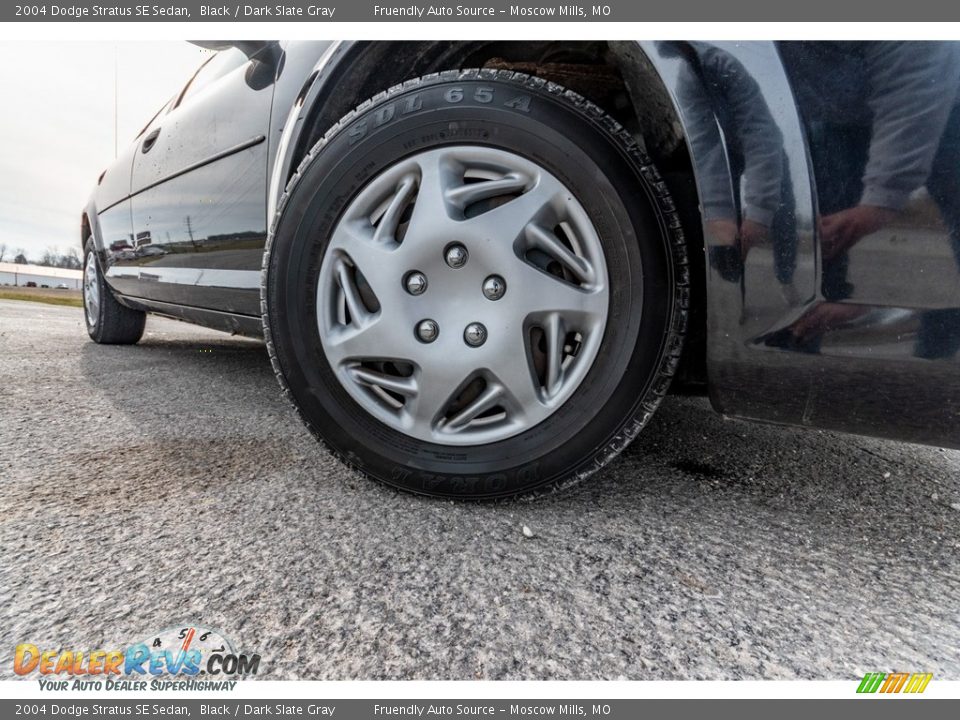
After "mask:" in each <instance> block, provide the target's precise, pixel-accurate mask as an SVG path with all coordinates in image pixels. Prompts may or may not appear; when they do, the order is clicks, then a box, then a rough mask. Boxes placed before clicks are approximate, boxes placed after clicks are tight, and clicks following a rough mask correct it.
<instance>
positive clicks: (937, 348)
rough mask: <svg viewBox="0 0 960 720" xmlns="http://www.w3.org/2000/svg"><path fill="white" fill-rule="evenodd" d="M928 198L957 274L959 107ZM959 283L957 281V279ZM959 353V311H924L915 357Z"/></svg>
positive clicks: (959, 262)
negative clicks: (939, 218) (945, 233)
mask: <svg viewBox="0 0 960 720" xmlns="http://www.w3.org/2000/svg"><path fill="white" fill-rule="evenodd" d="M927 190H928V191H929V193H930V197H932V198H933V200H934V202H936V203H937V206H938V207H939V208H940V214H941V215H942V216H943V220H944V222H945V223H946V225H947V230H948V232H949V234H950V244H951V246H952V247H953V256H954V259H955V260H956V261H957V268H958V272H960V107H957V106H954V108H953V111H952V112H951V113H950V119H949V120H948V121H947V127H946V128H945V129H944V131H943V138H942V139H941V140H940V147H939V148H937V155H936V157H935V158H934V159H933V167H932V168H931V170H930V178H929V179H928V180H927ZM958 281H960V278H958ZM958 351H960V308H946V309H943V310H928V311H927V312H925V313H923V315H922V316H921V318H920V330H919V332H918V333H917V344H916V348H915V352H916V355H917V357H922V358H928V359H931V360H932V359H936V358H948V357H952V356H954V355H956V354H957V352H958Z"/></svg>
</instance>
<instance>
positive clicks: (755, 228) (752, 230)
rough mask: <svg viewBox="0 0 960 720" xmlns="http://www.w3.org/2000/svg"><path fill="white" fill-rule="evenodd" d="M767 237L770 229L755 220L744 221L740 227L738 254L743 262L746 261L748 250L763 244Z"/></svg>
mask: <svg viewBox="0 0 960 720" xmlns="http://www.w3.org/2000/svg"><path fill="white" fill-rule="evenodd" d="M769 237H770V228H768V227H767V226H766V225H763V224H761V223H758V222H757V221H756V220H749V219H747V220H744V221H743V224H742V225H741V226H740V254H741V255H742V256H743V258H744V260H746V258H747V253H748V252H750V248H754V247H757V246H758V245H763V244H765V243H766V242H767V239H768V238H769Z"/></svg>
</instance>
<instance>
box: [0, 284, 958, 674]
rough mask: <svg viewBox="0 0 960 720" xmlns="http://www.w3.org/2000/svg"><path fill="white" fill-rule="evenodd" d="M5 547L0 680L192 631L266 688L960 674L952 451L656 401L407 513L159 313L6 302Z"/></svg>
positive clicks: (227, 350)
mask: <svg viewBox="0 0 960 720" xmlns="http://www.w3.org/2000/svg"><path fill="white" fill-rule="evenodd" d="M524 526H527V527H528V528H529V529H530V534H532V537H527V536H526V535H525V534H524V532H523V527H524ZM0 547H2V548H3V561H2V563H0V608H2V609H0V636H2V640H0V676H2V677H10V676H11V675H12V662H11V661H12V652H13V648H14V645H15V644H16V643H20V642H32V643H35V644H38V645H40V646H43V647H49V648H73V649H85V648H90V649H94V648H113V647H124V646H126V645H128V644H130V643H132V642H136V641H139V640H142V639H143V638H144V637H146V636H148V635H149V634H150V633H152V632H155V631H157V630H160V629H163V628H167V627H170V626H176V625H178V624H181V623H199V624H202V625H204V626H207V627H214V628H219V629H220V630H222V631H223V633H224V634H225V635H227V636H229V637H231V638H232V639H234V641H235V642H236V643H237V644H239V645H240V646H242V648H244V649H246V650H248V651H251V652H258V653H260V654H261V656H262V658H263V659H262V661H261V666H260V676H259V677H263V678H268V679H284V678H297V679H315V680H324V679H414V678H415V679H470V678H494V679H616V678H627V679H640V680H642V679H765V678H775V679H796V678H804V679H849V680H851V681H854V680H859V678H860V677H861V676H862V675H863V674H864V673H866V672H873V671H883V672H890V671H892V670H904V671H914V672H921V671H922V672H933V673H934V676H935V678H941V679H944V678H948V679H954V680H956V679H960V654H958V652H957V648H960V572H958V571H960V452H955V451H945V450H941V449H938V448H929V447H920V446H916V445H906V444H898V443H893V442H884V441H878V440H871V439H866V438H862V437H856V436H846V435H839V434H834V433H826V432H817V431H810V430H799V429H790V428H782V427H774V426H765V425H759V424H752V423H746V422H739V421H731V420H725V419H723V418H721V417H719V416H718V415H716V414H714V413H713V411H712V410H710V408H709V404H708V402H707V401H706V400H704V399H700V398H668V400H667V401H666V402H665V403H664V406H663V407H662V408H661V410H660V411H659V413H658V414H657V415H656V416H655V418H654V419H653V421H652V422H651V424H650V426H649V427H648V428H647V429H646V430H645V431H644V433H642V435H641V437H640V438H639V439H638V441H637V442H635V443H634V444H633V445H632V446H631V447H630V448H629V449H628V450H627V451H626V452H625V453H624V454H623V455H622V456H621V457H620V458H619V459H618V460H617V461H616V462H614V463H613V464H612V465H611V466H610V467H609V468H608V469H606V470H605V471H603V472H602V473H600V474H599V475H596V476H594V477H593V478H592V479H590V480H589V481H588V482H587V483H586V484H585V485H583V486H581V487H578V488H575V489H572V490H569V491H566V492H563V493H560V494H558V495H555V496H551V497H547V498H541V499H538V500H534V501H529V500H520V501H512V502H506V503H498V504H462V503H453V502H448V501H439V500H430V499H423V498H418V497H413V496H409V495H405V494H402V493H398V492H395V491H392V490H389V489H386V488H383V487H380V486H378V485H376V484H374V483H371V482H369V481H367V480H364V479H363V478H362V477H359V476H357V475H356V474H355V473H353V472H351V471H349V470H346V469H345V468H344V467H342V466H341V465H340V464H339V463H338V462H337V461H336V460H334V459H333V458H332V457H331V456H330V455H328V454H327V453H326V452H325V451H324V450H323V449H322V447H320V446H319V445H318V444H317V443H316V442H315V441H314V440H313V439H312V438H311V437H310V435H309V434H308V433H307V432H306V430H305V429H304V428H303V427H302V426H301V425H300V423H299V421H298V420H297V418H296V416H295V414H294V412H293V410H292V409H291V408H290V407H288V405H287V403H286V402H285V401H284V400H283V399H282V398H281V397H280V395H279V391H278V386H277V383H276V381H275V380H274V377H273V374H272V372H271V370H270V364H269V361H268V359H267V355H266V351H265V350H264V347H263V345H262V343H259V342H256V341H252V340H245V339H241V338H231V337H230V336H228V335H225V334H221V333H216V332H213V331H207V330H203V329H199V328H195V327H192V326H189V325H186V324H183V323H178V322H174V321H170V320H163V319H158V318H151V319H150V320H149V321H148V323H147V333H146V335H145V337H144V339H143V340H142V341H141V343H140V344H139V345H137V346H134V347H110V346H98V345H95V344H93V343H92V342H90V341H89V340H88V339H87V337H86V334H85V332H84V328H83V319H82V314H81V311H80V310H78V309H75V308H66V307H55V306H49V305H41V304H35V303H26V302H16V301H0Z"/></svg>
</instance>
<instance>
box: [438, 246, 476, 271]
mask: <svg viewBox="0 0 960 720" xmlns="http://www.w3.org/2000/svg"><path fill="white" fill-rule="evenodd" d="M468 257H470V254H469V253H468V252H467V249H466V248H465V247H464V246H463V245H461V244H460V243H453V244H452V245H448V246H447V249H446V250H445V251H444V253H443V259H444V260H446V261H447V265H449V266H450V267H452V268H462V267H463V266H464V265H466V264H467V258H468Z"/></svg>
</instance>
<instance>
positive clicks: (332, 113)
mask: <svg viewBox="0 0 960 720" xmlns="http://www.w3.org/2000/svg"><path fill="white" fill-rule="evenodd" d="M466 67H488V68H494V69H502V70H515V71H518V72H524V73H528V74H530V75H537V76H539V77H543V78H544V79H547V80H551V81H553V82H556V83H558V84H560V85H563V86H565V87H567V88H569V89H570V90H573V91H574V92H577V93H579V94H581V95H583V96H584V97H586V98H587V99H588V100H591V101H592V102H594V103H595V104H597V105H598V106H600V107H601V108H603V110H605V111H606V112H607V113H609V114H610V115H611V116H612V117H613V118H615V119H616V120H617V121H618V122H620V124H622V125H623V126H624V127H625V128H626V129H627V130H628V131H629V132H631V133H632V134H633V135H634V136H635V137H637V138H638V139H639V140H640V141H641V142H642V143H643V145H644V146H645V148H646V150H647V152H648V154H649V155H650V157H651V158H652V159H653V161H654V163H655V164H656V166H657V169H658V170H659V171H660V174H661V176H662V177H663V180H664V182H665V183H666V184H667V187H668V188H669V189H670V193H671V195H672V197H673V199H674V202H675V203H676V205H677V210H678V213H679V215H680V218H681V221H682V223H683V231H684V236H685V238H686V240H687V243H688V253H687V254H688V257H689V261H690V273H691V279H690V285H691V302H690V319H689V326H688V331H687V341H686V347H685V350H684V354H683V357H682V358H681V362H680V366H679V368H678V370H677V378H676V380H675V383H674V385H675V386H676V387H678V388H682V389H691V388H703V387H704V386H705V382H706V275H705V252H704V243H703V233H702V225H701V218H700V211H699V200H698V196H697V191H696V184H695V181H694V174H693V165H692V163H691V161H690V156H689V153H688V151H687V145H686V142H685V140H684V136H683V126H682V124H681V122H680V119H679V118H678V117H677V115H676V112H675V110H674V105H673V102H672V100H671V99H670V96H669V93H668V92H667V89H666V87H665V86H664V84H663V82H662V80H661V79H660V76H659V74H658V73H657V71H656V69H655V68H654V67H653V65H652V64H651V63H650V61H649V60H648V59H647V57H646V55H645V53H644V52H643V50H642V49H641V48H640V47H639V46H638V45H637V44H636V43H633V42H607V41H583V42H571V41H550V40H543V41H463V42H437V41H402V42H399V41H398V42H363V43H356V44H355V45H354V46H352V47H351V48H350V50H349V51H348V56H347V57H345V58H344V60H343V62H342V63H341V65H340V66H339V67H338V68H337V72H338V75H337V79H336V85H335V87H334V88H332V89H331V91H329V92H327V93H325V97H324V99H323V100H322V101H321V102H318V103H317V104H316V105H315V106H314V107H313V108H311V109H310V112H309V115H308V118H307V121H306V127H307V128H309V131H307V132H305V133H304V134H303V137H302V139H301V141H300V143H299V145H298V147H297V149H296V152H295V157H294V158H293V161H292V163H291V168H296V167H297V166H298V165H299V163H300V160H301V159H302V157H303V156H304V155H305V154H306V153H307V152H309V150H310V149H311V148H312V147H313V145H314V144H315V143H316V142H317V141H318V140H319V139H320V138H321V137H322V136H323V134H324V133H325V132H326V131H327V129H328V128H330V127H331V126H332V125H333V124H334V123H336V122H337V121H338V120H339V119H340V118H341V117H343V116H344V115H346V114H347V113H348V112H349V111H350V110H352V109H353V108H354V107H355V106H356V105H358V104H360V103H361V102H362V101H364V100H366V99H367V98H369V97H372V96H374V95H376V94H377V93H379V92H381V91H383V90H386V89H387V88H389V87H392V86H393V85H397V84H399V83H401V82H403V81H404V80H408V79H410V78H415V77H420V76H422V75H426V74H429V73H432V72H438V71H441V70H450V69H455V68H466Z"/></svg>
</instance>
